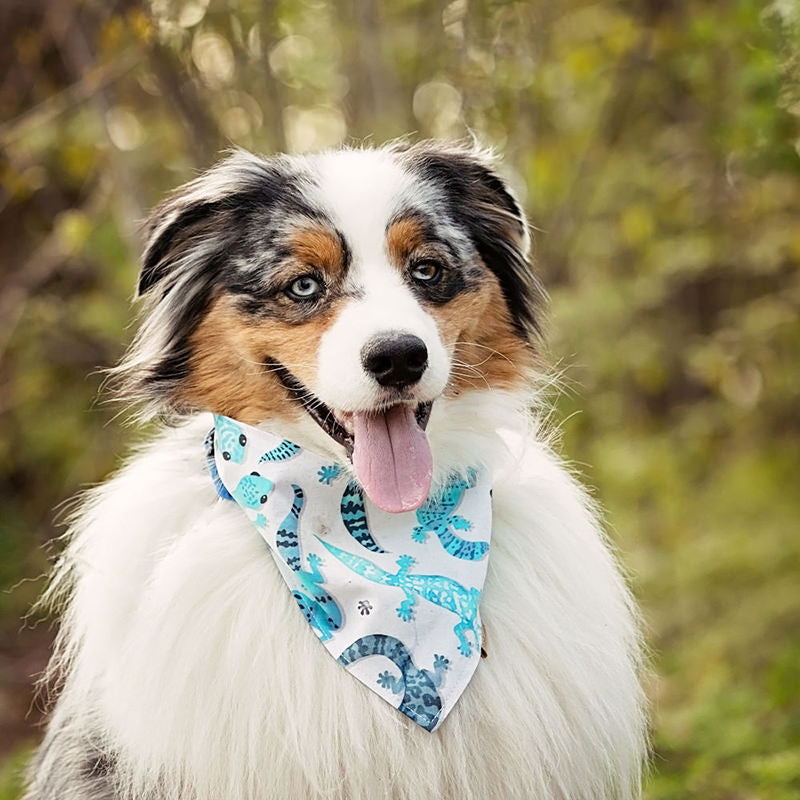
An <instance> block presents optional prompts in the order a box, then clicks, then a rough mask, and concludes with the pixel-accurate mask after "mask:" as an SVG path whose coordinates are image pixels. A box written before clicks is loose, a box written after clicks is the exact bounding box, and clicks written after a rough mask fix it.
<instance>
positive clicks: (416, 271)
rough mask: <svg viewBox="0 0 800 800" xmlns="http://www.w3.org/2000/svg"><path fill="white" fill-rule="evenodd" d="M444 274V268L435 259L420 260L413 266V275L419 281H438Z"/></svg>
mask: <svg viewBox="0 0 800 800" xmlns="http://www.w3.org/2000/svg"><path fill="white" fill-rule="evenodd" d="M441 275H442V268H441V266H439V264H437V263H436V262H435V261H420V262H418V263H416V264H414V266H413V267H412V268H411V277H412V278H413V279H414V280H415V281H418V282H419V283H436V281H438V280H439V278H440V277H441Z"/></svg>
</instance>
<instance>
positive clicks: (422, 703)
mask: <svg viewBox="0 0 800 800" xmlns="http://www.w3.org/2000/svg"><path fill="white" fill-rule="evenodd" d="M369 656H384V657H385V658H388V659H389V660H390V661H392V662H393V663H394V664H395V666H396V667H397V668H398V669H399V670H400V677H399V678H395V677H394V676H393V675H392V674H391V673H390V672H389V671H388V670H386V671H384V672H381V673H380V674H379V675H378V680H377V683H378V685H379V686H382V687H383V688H384V689H390V690H391V691H392V692H394V694H400V693H401V692H402V693H403V699H402V700H401V701H400V705H399V706H398V711H402V712H403V714H405V715H406V716H407V717H410V718H411V719H412V720H414V722H416V723H417V724H418V725H421V726H422V727H423V728H425V729H426V730H429V731H431V730H433V729H434V728H435V727H436V723H437V721H438V719H439V714H440V713H441V711H442V700H441V698H440V697H439V692H438V691H437V688H438V687H439V685H440V684H441V682H442V677H443V675H444V673H445V671H446V670H447V668H448V667H449V666H450V660H449V659H447V658H445V657H444V656H438V655H435V656H434V658H433V672H431V671H430V670H427V669H418V668H417V666H416V665H415V664H414V661H413V659H412V658H411V654H410V653H409V652H408V648H407V647H406V646H405V645H404V644H403V643H402V642H401V641H400V640H399V639H396V638H395V637H394V636H387V635H386V634H383V633H376V634H370V635H369V636H362V637H361V638H360V639H357V640H356V641H355V642H353V644H351V645H350V646H349V647H348V648H347V649H346V650H345V651H344V652H343V653H342V654H341V655H340V656H339V659H338V661H339V663H340V664H341V665H342V666H344V667H347V666H349V665H350V664H353V663H355V662H356V661H360V660H361V659H362V658H368V657H369Z"/></svg>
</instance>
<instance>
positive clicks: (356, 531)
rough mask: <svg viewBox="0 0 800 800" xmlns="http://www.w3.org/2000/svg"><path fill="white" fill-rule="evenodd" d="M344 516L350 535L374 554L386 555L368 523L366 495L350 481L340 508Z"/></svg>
mask: <svg viewBox="0 0 800 800" xmlns="http://www.w3.org/2000/svg"><path fill="white" fill-rule="evenodd" d="M339 510H340V511H341V514H342V522H343V523H344V526H345V528H347V530H348V532H349V534H350V535H351V536H352V537H353V538H354V539H355V540H356V541H357V542H358V543H359V544H360V545H363V546H364V547H366V548H367V550H372V552H373V553H385V552H386V551H385V550H383V549H381V548H380V547H378V545H377V543H376V542H375V540H374V539H373V538H372V534H371V533H370V530H369V524H368V523H367V510H366V509H365V508H364V494H363V492H362V491H361V488H360V487H359V485H358V484H357V483H356V482H355V481H350V483H348V484H347V488H346V489H345V490H344V494H343V495H342V502H341V504H340V506H339Z"/></svg>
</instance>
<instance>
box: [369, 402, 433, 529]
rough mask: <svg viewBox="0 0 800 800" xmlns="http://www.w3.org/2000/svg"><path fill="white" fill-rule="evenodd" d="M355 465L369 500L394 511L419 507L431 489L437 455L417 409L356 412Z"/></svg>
mask: <svg viewBox="0 0 800 800" xmlns="http://www.w3.org/2000/svg"><path fill="white" fill-rule="evenodd" d="M353 435H354V439H355V444H354V447H353V466H354V467H355V470H356V475H357V476H358V480H359V481H360V483H361V485H362V486H363V487H364V490H365V491H366V493H367V495H368V496H369V499H370V500H372V502H373V503H375V505H376V506H378V507H379V508H382V509H383V510H384V511H389V512H391V513H392V514H399V513H400V512H402V511H413V510H414V509H415V508H419V507H420V506H421V505H422V504H423V503H424V502H425V498H427V496H428V492H429V491H430V488H431V474H432V472H433V458H432V457H431V448H430V445H429V444H428V437H427V436H425V432H424V431H423V430H422V429H421V428H420V427H419V425H417V420H416V419H415V418H414V411H413V409H411V408H410V407H409V406H404V405H398V406H394V407H393V408H390V409H389V410H388V411H386V412H384V413H382V414H364V413H356V414H353Z"/></svg>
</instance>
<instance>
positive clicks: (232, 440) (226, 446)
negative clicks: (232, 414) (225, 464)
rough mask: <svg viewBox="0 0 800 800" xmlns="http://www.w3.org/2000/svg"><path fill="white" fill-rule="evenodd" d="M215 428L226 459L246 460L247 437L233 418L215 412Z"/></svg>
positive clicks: (235, 462) (238, 461) (218, 443)
mask: <svg viewBox="0 0 800 800" xmlns="http://www.w3.org/2000/svg"><path fill="white" fill-rule="evenodd" d="M214 428H215V429H216V431H217V434H216V438H217V445H218V447H219V449H220V452H221V453H222V457H223V458H224V459H225V460H226V461H232V462H233V463H234V464H241V463H242V461H243V460H244V448H245V446H246V445H247V437H246V436H245V435H244V432H243V431H242V429H241V428H240V427H239V426H238V425H237V424H236V423H235V422H234V421H233V420H232V419H228V418H227V417H223V416H222V415H221V414H214Z"/></svg>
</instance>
